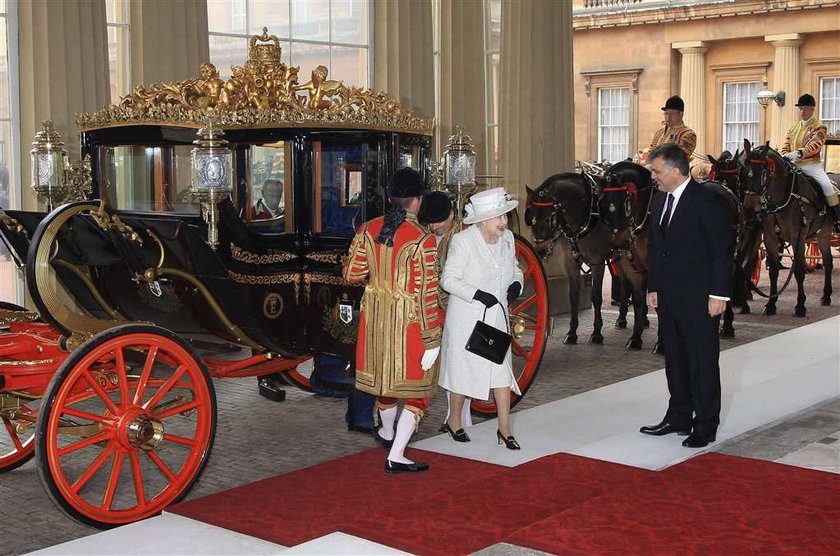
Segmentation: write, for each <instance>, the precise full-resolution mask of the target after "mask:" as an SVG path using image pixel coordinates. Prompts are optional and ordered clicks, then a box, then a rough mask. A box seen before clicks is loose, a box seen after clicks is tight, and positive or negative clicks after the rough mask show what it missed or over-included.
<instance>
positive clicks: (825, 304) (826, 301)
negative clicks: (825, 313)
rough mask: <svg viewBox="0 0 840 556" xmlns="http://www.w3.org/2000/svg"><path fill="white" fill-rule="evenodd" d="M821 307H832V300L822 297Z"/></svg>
mask: <svg viewBox="0 0 840 556" xmlns="http://www.w3.org/2000/svg"><path fill="white" fill-rule="evenodd" d="M820 305H822V306H823V307H828V306H829V305H831V298H830V297H821V298H820Z"/></svg>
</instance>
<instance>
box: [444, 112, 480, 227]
mask: <svg viewBox="0 0 840 556" xmlns="http://www.w3.org/2000/svg"><path fill="white" fill-rule="evenodd" d="M441 167H442V168H443V172H442V173H443V185H444V187H445V188H446V190H447V191H448V192H449V194H450V195H453V196H454V197H455V206H456V214H457V215H458V216H460V215H461V214H463V210H464V204H465V202H466V200H467V197H468V196H469V195H470V194H471V193H472V192H473V191H475V149H474V148H473V144H472V139H471V138H470V136H469V135H467V133H466V131H465V130H464V128H463V126H455V133H453V134H452V137H450V138H449V143H447V145H446V150H445V151H443V155H442V157H441Z"/></svg>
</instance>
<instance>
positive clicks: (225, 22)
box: [207, 0, 262, 34]
mask: <svg viewBox="0 0 840 556" xmlns="http://www.w3.org/2000/svg"><path fill="white" fill-rule="evenodd" d="M245 10H246V2H245V0H207V28H208V30H209V31H210V32H211V33H214V32H215V33H242V34H244V33H245V32H246V29H245V15H246V11H245ZM260 31H262V29H260Z"/></svg>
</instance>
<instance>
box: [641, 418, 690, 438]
mask: <svg viewBox="0 0 840 556" xmlns="http://www.w3.org/2000/svg"><path fill="white" fill-rule="evenodd" d="M639 432H640V433H642V434H650V435H653V436H665V435H666V434H671V433H674V432H675V433H677V434H678V435H680V436H686V435H688V434H691V426H690V425H685V426H678V425H672V424H671V423H669V422H668V421H662V422H661V423H658V424H656V425H645V426H644V427H642V428H640V429H639Z"/></svg>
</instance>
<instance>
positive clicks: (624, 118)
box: [598, 88, 630, 162]
mask: <svg viewBox="0 0 840 556" xmlns="http://www.w3.org/2000/svg"><path fill="white" fill-rule="evenodd" d="M629 142H630V89H627V88H620V89H598V159H599V160H606V161H609V162H618V161H620V160H623V159H625V158H627V155H628V154H629V144H630V143H629Z"/></svg>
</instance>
